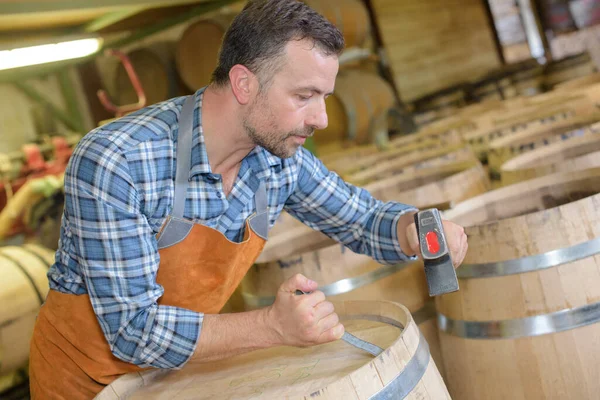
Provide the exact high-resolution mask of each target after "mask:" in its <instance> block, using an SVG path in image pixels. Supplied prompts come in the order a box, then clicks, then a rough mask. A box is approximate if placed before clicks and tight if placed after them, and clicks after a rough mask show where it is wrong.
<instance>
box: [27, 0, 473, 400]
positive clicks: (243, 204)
mask: <svg viewBox="0 0 600 400" xmlns="http://www.w3.org/2000/svg"><path fill="white" fill-rule="evenodd" d="M199 45H201V44H199ZM342 49H343V38H342V36H341V34H340V32H339V31H338V30H337V29H336V28H335V27H334V26H332V25H331V24H330V23H328V22H327V21H326V20H325V19H323V18H322V17H321V16H319V15H318V14H317V13H315V12H314V11H312V10H311V9H310V8H308V7H307V6H306V5H304V4H303V3H301V2H298V1H296V0H256V1H254V0H251V1H250V2H249V3H248V5H247V6H246V7H245V8H244V10H243V11H242V12H241V14H240V15H239V16H238V17H237V18H236V20H235V21H234V22H233V23H232V25H231V27H230V29H229V31H228V32H227V34H226V36H225V38H224V41H223V44H222V49H221V53H220V55H219V65H218V67H217V68H216V70H215V72H214V76H213V82H212V83H211V84H210V85H209V86H208V87H207V88H203V89H200V90H199V91H198V92H196V93H195V94H194V95H192V96H188V97H185V98H177V99H173V100H170V101H166V102H164V103H160V104H157V105H154V106H150V107H148V108H146V109H143V110H140V111H138V112H136V113H133V114H131V115H129V116H126V117H124V118H122V119H120V120H117V121H115V122H113V123H111V124H108V125H105V126H103V127H101V128H98V129H96V130H94V131H92V132H90V133H89V134H88V135H86V137H84V138H83V139H82V140H81V142H80V143H79V144H78V146H77V148H76V150H75V152H74V154H73V156H72V158H71V160H70V163H69V166H68V168H67V171H66V174H65V194H66V200H65V210H64V216H63V222H62V230H61V243H60V248H59V250H58V252H57V258H56V263H55V264H54V265H53V267H52V268H51V270H50V272H49V274H48V275H49V279H50V286H51V291H50V292H49V295H48V298H47V300H46V303H45V304H44V306H43V307H42V309H41V311H40V314H39V317H38V320H37V323H36V327H35V332H34V336H33V339H32V345H31V359H30V370H31V392H32V395H33V398H34V399H55V398H57V399H63V398H64V399H84V398H91V397H93V396H94V395H95V394H96V393H98V392H99V391H100V390H101V389H102V388H103V386H104V385H107V384H109V383H110V382H111V381H112V380H114V379H115V378H117V377H119V376H120V375H122V374H125V373H129V372H133V371H139V370H140V369H145V368H170V369H177V368H181V367H183V366H184V365H186V364H187V363H196V362H210V361H213V360H217V359H222V358H225V357H230V356H233V355H235V354H240V353H242V352H246V351H250V350H254V349H260V348H266V347H269V346H276V345H290V346H309V345H314V344H319V343H325V342H329V341H333V340H336V339H339V338H340V337H341V336H342V334H343V332H344V328H343V326H342V325H341V324H340V323H339V320H338V317H337V315H336V314H335V311H334V309H333V305H332V304H331V303H330V302H328V301H326V300H325V296H324V295H323V293H322V292H320V291H318V290H316V288H317V286H318V285H317V283H316V282H313V281H311V280H309V279H308V278H307V277H304V276H301V275H297V276H295V277H293V278H291V279H290V280H288V281H286V282H284V283H283V284H282V285H281V287H280V289H279V292H278V294H277V298H276V301H275V303H274V304H273V305H272V306H270V307H267V308H265V309H261V310H257V311H252V312H244V313H237V314H229V315H219V314H218V312H219V310H220V309H221V307H222V306H223V305H224V304H225V302H226V301H227V299H228V298H229V296H230V295H231V293H232V292H233V291H234V289H235V288H236V286H237V285H238V284H239V282H240V280H241V279H242V277H243V276H244V274H245V273H246V271H247V270H248V269H249V268H250V266H251V265H252V263H253V262H254V260H256V258H257V257H258V255H259V254H260V252H261V250H262V248H263V246H264V244H265V241H266V237H267V230H268V227H269V226H270V225H272V224H273V223H274V222H275V220H276V219H277V216H278V215H279V214H280V212H281V211H282V209H284V208H285V210H286V211H288V212H289V213H290V214H292V215H294V216H296V217H297V218H299V219H300V220H302V221H304V222H305V223H306V224H307V225H309V226H311V227H313V228H315V229H318V230H321V231H323V232H324V233H326V234H327V235H329V236H330V237H332V238H334V239H336V240H338V241H339V242H341V243H343V244H345V245H346V246H348V247H349V248H351V249H352V250H354V251H356V252H360V253H363V254H367V255H370V256H371V257H373V258H374V259H376V260H378V261H380V262H382V263H395V262H398V261H401V260H406V259H408V258H410V257H413V256H414V255H415V254H416V253H417V252H418V243H417V236H416V232H415V228H414V224H412V219H413V217H412V215H413V213H414V211H415V210H416V209H415V208H414V207H411V206H408V205H404V204H399V203H394V202H389V203H383V202H381V201H378V200H376V199H374V198H372V197H371V196H370V195H369V193H368V192H367V191H365V190H363V189H360V188H356V187H354V186H351V185H348V184H346V183H345V182H343V181H342V180H341V179H340V178H339V177H338V176H337V175H336V174H334V173H332V172H329V171H327V169H326V168H325V167H324V166H323V165H322V164H321V162H320V161H319V160H317V159H316V158H315V157H313V156H312V155H311V154H310V153H309V152H308V151H306V150H305V149H303V148H302V147H301V146H302V144H303V143H304V141H305V140H306V138H307V137H309V136H311V135H312V134H313V133H314V131H315V130H317V129H323V128H325V127H326V126H327V115H326V112H325V98H326V97H327V96H329V95H330V94H331V93H332V92H333V89H334V83H335V77H336V74H337V72H338V58H337V57H338V55H339V54H340V52H341V51H342ZM444 228H445V232H446V235H447V239H448V244H449V248H450V249H451V252H452V255H453V258H454V260H455V262H456V265H458V264H460V262H461V261H462V260H463V258H464V255H465V252H466V250H467V243H466V236H465V235H464V231H463V229H462V228H461V227H459V226H457V225H455V224H452V223H450V222H448V221H445V225H444ZM297 289H299V290H302V291H305V292H309V291H312V292H313V293H311V294H309V295H306V296H295V295H294V293H295V291H296V290H297Z"/></svg>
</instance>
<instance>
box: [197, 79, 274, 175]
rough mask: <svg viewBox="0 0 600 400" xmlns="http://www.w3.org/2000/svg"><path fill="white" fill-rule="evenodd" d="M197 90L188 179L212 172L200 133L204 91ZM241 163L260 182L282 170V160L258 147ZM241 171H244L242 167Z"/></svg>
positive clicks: (202, 136)
mask: <svg viewBox="0 0 600 400" xmlns="http://www.w3.org/2000/svg"><path fill="white" fill-rule="evenodd" d="M205 89H206V88H205V87H204V88H202V89H199V90H198V91H197V92H196V104H195V106H194V118H195V119H196V121H195V123H194V124H193V132H192V160H191V169H190V178H192V177H194V176H196V175H209V176H210V175H212V174H213V173H212V170H211V168H210V164H209V162H208V154H207V152H206V144H205V142H204V134H203V133H202V98H203V95H204V90H205ZM243 163H246V164H247V167H249V168H250V169H251V170H252V174H253V175H254V176H256V177H257V178H259V179H260V180H263V179H265V180H267V179H269V177H270V176H271V174H272V172H273V170H274V171H275V172H278V171H280V170H281V168H282V164H283V160H282V159H281V158H279V157H276V156H274V155H273V154H271V153H269V152H268V151H267V150H265V149H264V148H262V147H260V146H256V147H255V148H254V149H252V151H250V153H248V155H247V156H246V157H245V158H244V161H243ZM241 169H244V166H242V168H241Z"/></svg>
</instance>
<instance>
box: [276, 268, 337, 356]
mask: <svg viewBox="0 0 600 400" xmlns="http://www.w3.org/2000/svg"><path fill="white" fill-rule="evenodd" d="M317 286H318V285H317V283H316V282H315V281H312V280H310V279H308V278H306V277H305V276H303V275H301V274H296V275H294V276H293V277H292V278H290V279H288V280H287V281H285V282H284V283H283V284H281V286H280V287H279V290H278V291H277V297H276V299H275V302H274V303H273V304H272V305H271V306H270V307H268V308H267V321H268V324H269V327H270V328H271V329H272V331H273V333H274V334H275V335H276V337H277V339H276V340H277V342H280V343H281V344H283V345H288V346H298V347H306V346H312V345H316V344H322V343H327V342H331V341H334V340H337V339H340V338H341V337H342V335H343V334H344V326H343V325H342V324H340V322H339V318H338V315H337V314H336V313H335V310H334V308H333V304H332V303H331V302H329V301H326V300H325V295H324V294H323V292H321V291H318V290H316V289H317ZM296 290H301V291H303V292H312V293H310V294H304V295H296Z"/></svg>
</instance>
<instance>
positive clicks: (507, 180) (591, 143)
mask: <svg viewBox="0 0 600 400" xmlns="http://www.w3.org/2000/svg"><path fill="white" fill-rule="evenodd" d="M593 129H595V130H596V131H597V132H596V133H597V134H596V135H586V136H584V137H577V138H573V139H571V140H569V141H568V142H565V143H562V142H559V143H554V144H551V145H549V146H546V147H543V148H540V149H536V150H533V151H530V152H527V153H524V154H522V155H519V156H517V157H515V158H513V159H511V160H509V161H507V162H506V163H504V164H503V165H502V168H501V171H500V173H501V177H502V184H503V185H512V184H514V183H517V182H521V181H524V180H528V179H533V178H539V177H542V176H544V175H549V174H552V173H555V172H566V171H574V170H578V169H586V168H593V167H600V135H598V133H600V127H598V128H593Z"/></svg>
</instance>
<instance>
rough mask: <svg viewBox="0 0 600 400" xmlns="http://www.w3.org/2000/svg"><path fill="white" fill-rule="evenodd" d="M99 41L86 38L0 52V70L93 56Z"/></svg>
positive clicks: (98, 46)
mask: <svg viewBox="0 0 600 400" xmlns="http://www.w3.org/2000/svg"><path fill="white" fill-rule="evenodd" d="M99 49H100V39H98V38H88V39H78V40H71V41H68V42H60V43H52V44H43V45H39V46H31V47H22V48H19V49H12V50H3V51H0V70H3V69H11V68H19V67H25V66H28V65H38V64H45V63H50V62H55V61H62V60H70V59H73V58H81V57H85V56H89V55H90V54H94V53H95V52H97V51H98V50H99Z"/></svg>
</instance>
